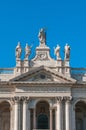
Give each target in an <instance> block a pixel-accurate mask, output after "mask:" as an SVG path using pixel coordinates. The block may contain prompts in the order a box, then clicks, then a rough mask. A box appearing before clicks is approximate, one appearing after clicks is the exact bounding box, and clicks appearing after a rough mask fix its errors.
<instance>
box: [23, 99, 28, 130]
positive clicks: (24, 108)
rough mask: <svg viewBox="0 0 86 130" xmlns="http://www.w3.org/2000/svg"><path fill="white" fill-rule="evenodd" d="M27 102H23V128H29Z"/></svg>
mask: <svg viewBox="0 0 86 130" xmlns="http://www.w3.org/2000/svg"><path fill="white" fill-rule="evenodd" d="M26 122H27V102H25V101H24V102H23V130H27V129H26V128H27V123H26Z"/></svg>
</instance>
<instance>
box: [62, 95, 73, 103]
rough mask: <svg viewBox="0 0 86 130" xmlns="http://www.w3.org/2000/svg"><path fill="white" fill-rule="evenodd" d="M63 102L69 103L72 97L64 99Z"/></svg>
mask: <svg viewBox="0 0 86 130" xmlns="http://www.w3.org/2000/svg"><path fill="white" fill-rule="evenodd" d="M64 100H65V101H66V102H70V101H71V100H72V96H69V97H66V96H65V97H64Z"/></svg>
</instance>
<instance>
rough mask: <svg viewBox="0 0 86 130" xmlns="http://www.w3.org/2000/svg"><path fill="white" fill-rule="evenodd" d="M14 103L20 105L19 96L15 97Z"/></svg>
mask: <svg viewBox="0 0 86 130" xmlns="http://www.w3.org/2000/svg"><path fill="white" fill-rule="evenodd" d="M12 101H13V102H14V104H15V103H19V102H20V98H19V97H18V96H15V97H13V98H12Z"/></svg>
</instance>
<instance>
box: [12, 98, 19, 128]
mask: <svg viewBox="0 0 86 130" xmlns="http://www.w3.org/2000/svg"><path fill="white" fill-rule="evenodd" d="M13 100H14V130H20V117H19V116H20V102H19V97H14V99H13Z"/></svg>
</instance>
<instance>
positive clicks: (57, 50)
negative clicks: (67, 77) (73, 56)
mask: <svg viewBox="0 0 86 130" xmlns="http://www.w3.org/2000/svg"><path fill="white" fill-rule="evenodd" d="M55 54H56V56H57V59H61V57H60V46H59V45H57V47H56V48H55Z"/></svg>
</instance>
